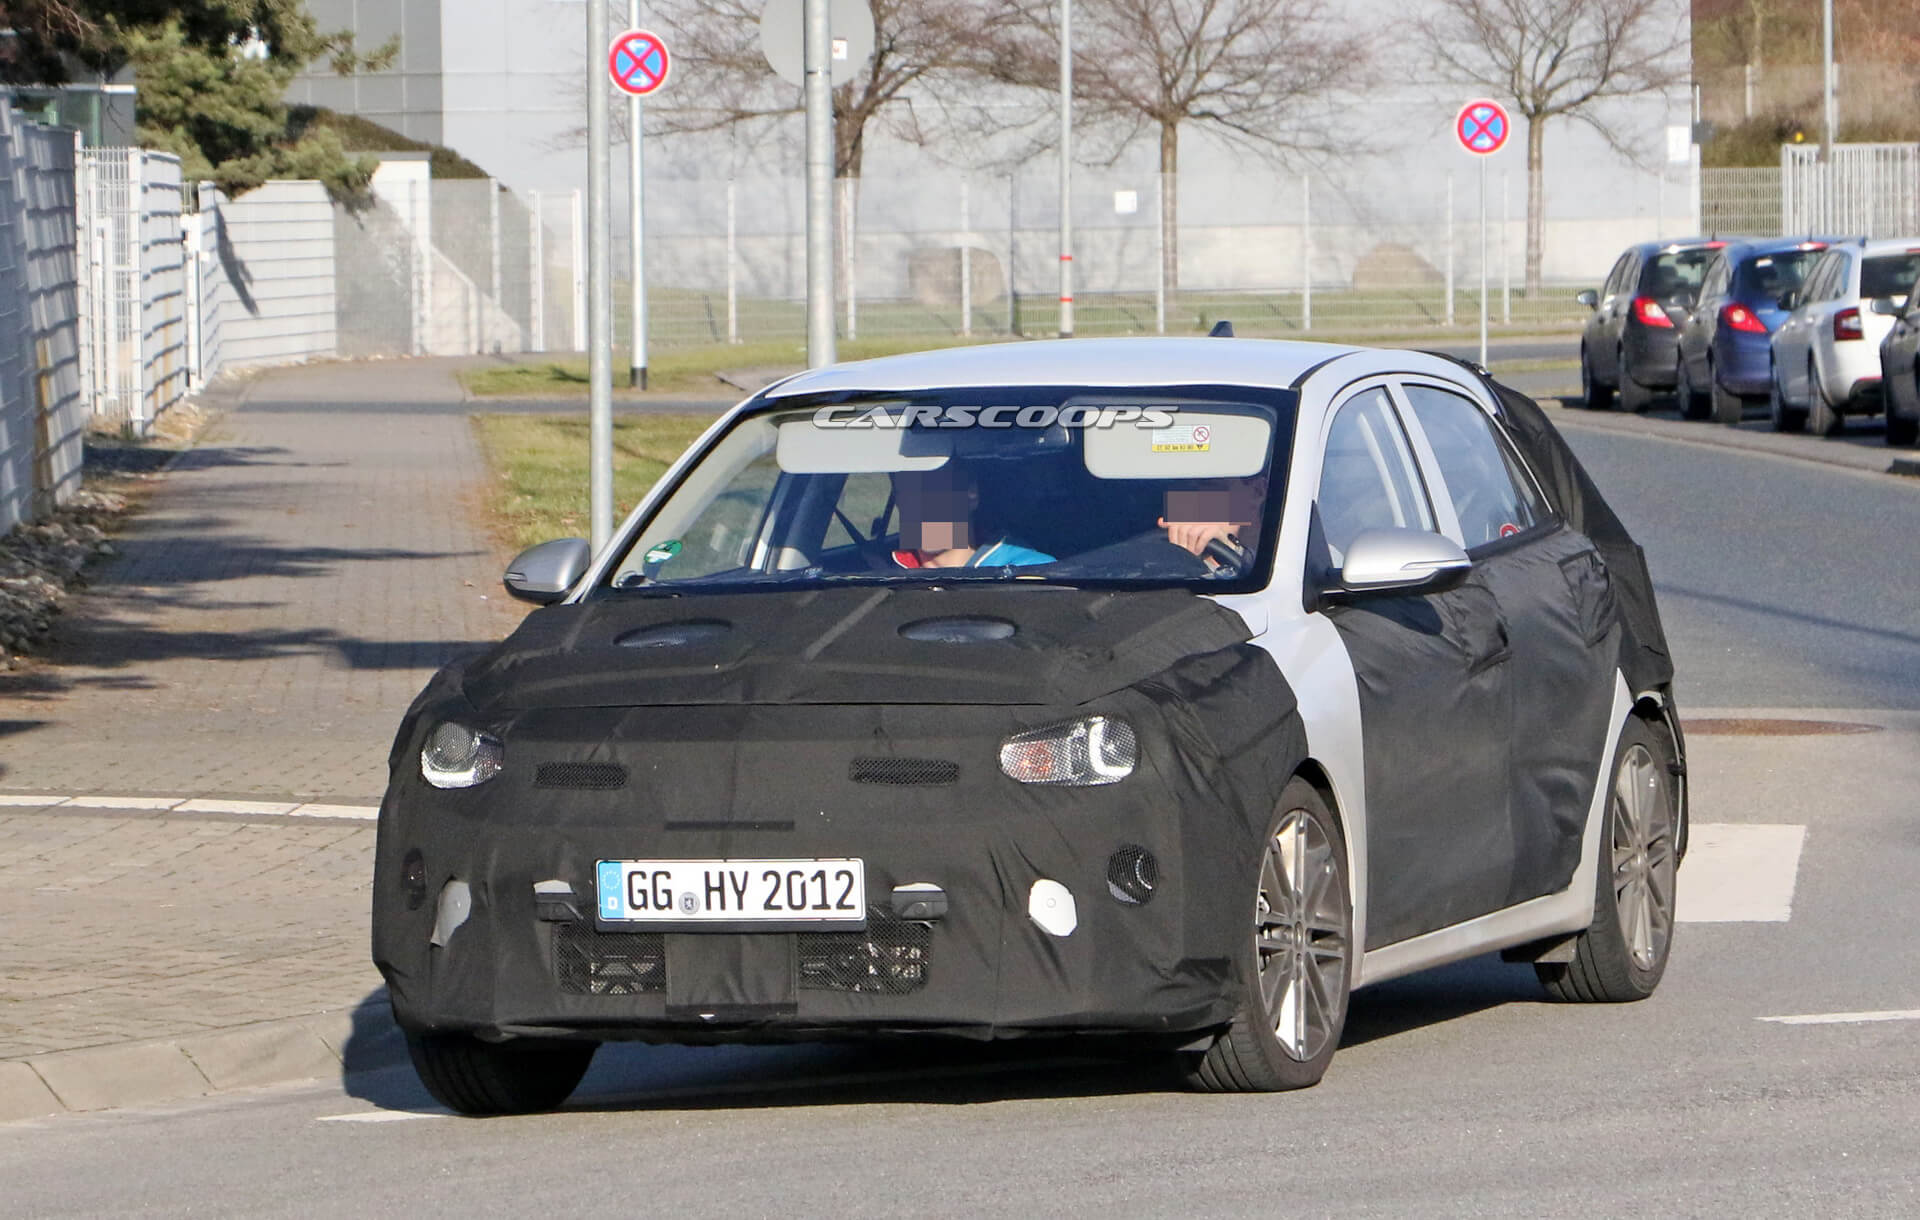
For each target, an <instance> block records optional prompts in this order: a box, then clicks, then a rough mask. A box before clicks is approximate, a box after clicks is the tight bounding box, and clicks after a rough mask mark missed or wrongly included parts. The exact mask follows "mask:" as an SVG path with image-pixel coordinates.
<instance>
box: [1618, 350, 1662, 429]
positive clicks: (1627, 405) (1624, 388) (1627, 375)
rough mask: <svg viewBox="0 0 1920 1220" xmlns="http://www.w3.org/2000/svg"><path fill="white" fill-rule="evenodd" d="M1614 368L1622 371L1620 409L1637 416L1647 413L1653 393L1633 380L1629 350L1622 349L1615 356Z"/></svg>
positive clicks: (1620, 377) (1620, 378)
mask: <svg viewBox="0 0 1920 1220" xmlns="http://www.w3.org/2000/svg"><path fill="white" fill-rule="evenodd" d="M1613 367H1614V368H1616V369H1618V370H1619V371H1620V376H1619V381H1620V386H1619V394H1620V409H1621V410H1622V411H1631V412H1633V413H1634V414H1635V415H1638V414H1640V413H1641V412H1643V411H1645V410H1646V409H1647V407H1648V405H1649V404H1651V403H1652V402H1653V392H1652V391H1651V390H1649V389H1647V388H1646V387H1645V386H1643V385H1641V384H1640V383H1639V382H1637V381H1635V380H1634V379H1633V370H1632V369H1631V368H1629V367H1627V349H1626V348H1625V347H1622V348H1620V349H1619V351H1618V353H1617V354H1616V356H1615V359H1614V362H1613Z"/></svg>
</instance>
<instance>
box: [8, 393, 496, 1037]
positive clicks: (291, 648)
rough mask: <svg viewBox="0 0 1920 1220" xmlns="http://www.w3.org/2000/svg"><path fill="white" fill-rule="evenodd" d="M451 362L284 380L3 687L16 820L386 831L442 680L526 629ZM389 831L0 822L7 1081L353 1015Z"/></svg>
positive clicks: (166, 493)
mask: <svg viewBox="0 0 1920 1220" xmlns="http://www.w3.org/2000/svg"><path fill="white" fill-rule="evenodd" d="M461 398H462V395H461V392H460V390H459V388H458V386H457V385H456V384H455V383H454V382H453V380H452V378H451V376H449V366H448V364H447V363H446V362H391V363H380V364H365V365H351V364H343V365H321V366H313V367H307V368H298V369H286V370H279V371H276V372H273V373H269V374H267V375H265V376H263V377H262V378H260V379H259V380H258V381H257V382H256V383H254V384H253V386H252V387H251V388H250V390H249V392H248V393H247V394H246V396H245V401H244V403H243V404H242V405H241V406H240V407H239V408H238V409H237V410H235V411H233V412H232V413H231V414H228V415H226V416H224V417H223V418H221V419H219V420H217V421H216V422H215V423H214V424H213V425H212V426H211V428H210V430H209V432H208V433H207V435H206V436H205V437H203V439H202V441H201V443H200V445H199V446H198V447H197V448H196V449H194V450H193V451H192V452H190V453H189V454H188V455H187V456H186V457H185V459H184V460H182V461H181V462H180V463H179V464H178V465H176V467H175V468H174V470H173V471H172V472H171V473H170V474H169V475H168V476H167V477H166V478H165V479H164V480H163V481H162V483H161V484H160V486H159V487H158V489H157V490H156V492H155V493H154V496H153V498H152V500H151V502H150V504H149V505H148V507H147V510H146V511H145V512H144V513H143V514H142V516H141V517H140V519H139V520H138V522H137V523H136V524H135V526H134V528H133V529H132V530H131V531H130V532H129V533H128V534H127V535H126V536H124V537H123V538H121V539H120V540H119V542H118V547H119V555H118V557H117V558H115V559H114V560H112V561H111V562H110V563H109V564H107V565H106V566H105V567H103V568H102V569H99V570H97V571H96V572H95V573H94V576H93V581H94V586H93V589H92V590H91V591H90V592H88V593H87V594H86V595H84V596H82V597H81V598H79V599H77V601H76V602H75V603H74V606H73V608H72V609H70V610H69V612H68V614H67V615H66V616H65V617H64V618H63V620H62V621H61V622H60V623H59V624H58V625H57V627H56V639H55V643H54V647H53V650H52V653H51V655H52V658H53V660H54V662H55V663H54V664H52V665H49V666H45V667H41V668H38V669H36V670H30V671H25V672H24V673H23V674H20V675H7V676H0V793H8V792H11V793H54V794H63V795H64V794H75V793H81V794H95V795H98V794H143V795H173V796H196V797H245V796H259V797H284V798H289V799H290V800H291V799H300V800H320V801H334V802H340V803H343V804H373V803H376V802H377V800H378V797H379V794H380V792H381V790H382V789H383V788H384V786H385V778H386V777H385V768H386V752H387V748H388V745H389V743H390V741H391V737H392V733H393V730H394V728H395V726H396V724H397V723H398V720H399V716H400V714H401V712H402V711H403V710H404V709H405V707H406V705H407V703H408V702H409V701H410V700H411V699H412V697H413V695H414V694H415V693H416V692H417V691H418V690H419V689H420V687H421V686H422V685H423V684H424V683H425V682H426V680H427V677H428V676H429V674H431V672H432V671H433V670H434V668H436V667H437V666H439V665H440V664H441V663H442V662H444V661H445V660H446V659H447V658H449V657H451V656H453V655H456V654H457V653H458V652H460V651H461V650H463V649H467V648H471V647H477V646H480V645H482V644H484V643H487V642H490V641H492V640H496V639H498V638H500V637H501V636H502V635H504V634H505V633H506V632H507V631H509V630H510V629H511V628H512V626H513V624H514V623H515V622H516V621H518V618H519V614H518V612H517V610H516V609H515V608H514V607H513V604H512V603H510V602H508V601H507V600H506V599H505V596H504V594H502V593H501V591H500V584H499V573H500V571H501V568H502V561H503V558H504V557H503V556H502V555H500V554H499V553H498V552H497V550H496V548H495V547H494V545H493V544H492V542H491V541H490V540H489V538H488V537H487V536H486V534H485V532H484V531H483V529H482V528H481V526H480V524H479V515H478V510H477V502H478V500H477V498H478V496H479V494H480V493H481V491H482V480H483V478H484V476H485V472H484V468H483V466H482V462H481V458H480V455H479V452H478V450H477V448H476V446H475V444H474V440H473V436H472V432H471V430H470V426H469V424H468V421H467V418H466V415H465V412H464V410H463V408H462V407H461V405H460V404H461ZM372 848H373V826H372V823H371V822H365V821H361V822H351V821H315V820H313V819H310V818H304V819H265V818H253V819H248V818H236V817H218V816H201V815H188V814H178V813H130V812H109V811H103V810H98V809H84V808H73V809H67V808H62V809H57V810H56V809H45V808H35V807H32V806H23V805H19V804H17V803H16V804H14V805H12V806H11V807H0V925H4V926H5V927H6V928H7V929H8V935H7V936H5V937H3V938H0V1060H5V1059H9V1058H15V1057H19V1056H26V1055H34V1054H40V1053H44V1052H50V1051H63V1050H69V1049H74V1048H82V1047H97V1046H102V1045H108V1044H114V1043H119V1042H123V1041H126V1040H131V1039H141V1038H156V1037H171V1036H176V1035H187V1034H195V1033H201V1032H204V1031H206V1030H209V1029H216V1028H225V1027H228V1026H237V1025H242V1024H245V1023H250V1022H259V1021H268V1020H274V1019H277V1018H282V1017H291V1016H299V1015H303V1014H307V1013H312V1012H316V1011H321V1010H327V1009H339V1008H346V1007H350V1006H352V1005H354V1004H356V1003H359V1002H360V1001H361V1000H363V999H364V998H365V997H366V996H367V995H368V994H369V993H370V992H371V991H372V990H373V989H374V988H375V987H376V986H377V984H378V981H379V979H378V976H377V974H376V973H375V971H374V970H373V967H372V965H371V964H370V963H369V961H368V954H367V935H368V934H367V911H368V895H367V889H368V885H369V882H370V880H371V859H372Z"/></svg>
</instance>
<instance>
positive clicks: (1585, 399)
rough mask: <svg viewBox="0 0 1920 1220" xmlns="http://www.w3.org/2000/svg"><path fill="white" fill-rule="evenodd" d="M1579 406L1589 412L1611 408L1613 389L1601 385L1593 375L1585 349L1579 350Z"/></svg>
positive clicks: (1591, 365)
mask: <svg viewBox="0 0 1920 1220" xmlns="http://www.w3.org/2000/svg"><path fill="white" fill-rule="evenodd" d="M1580 405H1581V406H1583V407H1585V408H1586V409H1587V410H1589V411H1605V410H1607V409H1608V408H1610V407H1612V406H1613V387H1612V386H1609V385H1602V384H1601V383H1600V380H1599V379H1598V378H1596V377H1595V376H1594V375H1593V364H1592V363H1591V362H1590V361H1589V360H1588V359H1587V349H1586V348H1585V347H1582V348H1581V349H1580Z"/></svg>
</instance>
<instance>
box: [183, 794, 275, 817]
mask: <svg viewBox="0 0 1920 1220" xmlns="http://www.w3.org/2000/svg"><path fill="white" fill-rule="evenodd" d="M299 807H300V803H299V802H298V801H210V800H207V799H206V798H204V797H195V798H194V799H193V800H190V801H182V802H181V803H180V804H178V805H175V806H174V807H173V811H174V812H175V813H268V814H288V813H292V812H293V811H294V810H295V809H298V808H299Z"/></svg>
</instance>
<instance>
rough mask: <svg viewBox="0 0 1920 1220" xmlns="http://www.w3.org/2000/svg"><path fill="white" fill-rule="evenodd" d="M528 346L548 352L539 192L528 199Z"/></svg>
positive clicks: (545, 266)
mask: <svg viewBox="0 0 1920 1220" xmlns="http://www.w3.org/2000/svg"><path fill="white" fill-rule="evenodd" d="M527 200H528V203H529V204H530V205H531V206H530V208H529V210H528V213H527V346H528V347H530V348H532V349H533V350H534V351H536V352H544V351H546V350H547V249H546V246H547V243H546V236H547V234H546V226H545V225H543V224H541V223H540V192H539V191H532V192H529V193H528V196H527Z"/></svg>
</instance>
